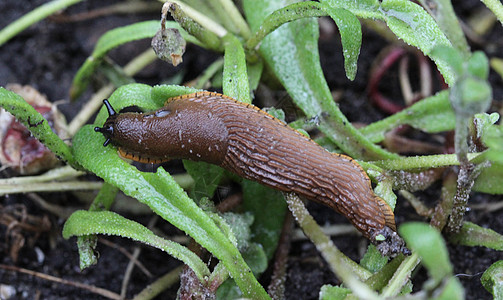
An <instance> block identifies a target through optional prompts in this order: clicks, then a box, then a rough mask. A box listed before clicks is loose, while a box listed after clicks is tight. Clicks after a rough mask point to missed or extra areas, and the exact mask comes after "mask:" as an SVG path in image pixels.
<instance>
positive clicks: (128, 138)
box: [95, 92, 408, 255]
mask: <svg viewBox="0 0 503 300" xmlns="http://www.w3.org/2000/svg"><path fill="white" fill-rule="evenodd" d="M105 104H106V105H107V108H108V111H109V114H110V117H109V118H108V120H107V121H106V122H105V124H104V125H103V127H102V128H100V127H96V128H95V130H96V131H98V132H101V133H103V135H104V136H105V137H106V138H107V141H106V142H105V145H107V144H108V143H109V142H111V143H112V144H113V145H115V146H117V147H118V148H119V152H120V154H121V155H122V156H123V157H126V158H130V159H132V160H135V161H139V162H143V163H158V162H162V161H166V160H170V159H175V158H182V159H189V160H193V161H205V162H208V163H212V164H215V165H218V166H220V167H222V168H224V169H226V170H228V171H230V172H233V173H235V174H237V175H239V176H241V177H243V178H246V179H250V180H253V181H257V182H259V183H261V184H263V185H266V186H269V187H272V188H274V189H277V190H280V191H283V192H294V193H296V194H297V195H299V196H301V197H304V198H306V199H308V200H312V201H315V202H318V203H321V204H324V205H326V206H328V207H330V208H332V209H333V210H335V211H337V212H339V213H340V214H342V215H344V216H345V217H346V218H347V219H348V220H349V221H350V222H351V223H352V224H353V225H354V226H355V227H356V228H357V229H358V230H359V231H360V232H361V233H362V234H363V235H364V236H365V237H366V238H368V239H370V241H372V242H373V243H374V244H376V245H377V247H378V249H379V250H380V251H381V253H382V254H383V255H393V254H396V253H399V252H404V253H407V252H408V250H407V248H405V246H404V242H403V240H402V239H401V238H400V237H399V236H398V234H397V233H396V225H395V218H394V214H393V211H392V210H391V208H390V207H389V205H388V204H387V203H386V202H385V201H384V200H383V199H381V198H380V197H378V196H377V195H375V194H374V191H373V190H372V186H371V183H370V179H369V178H368V176H367V174H366V173H365V171H364V170H363V169H362V167H361V166H360V165H359V164H357V163H356V162H355V161H354V160H353V159H352V158H350V157H348V156H345V155H341V154H337V153H330V152H328V151H327V150H325V149H324V148H323V147H321V146H319V145H318V144H316V143H315V142H314V141H313V140H311V139H309V138H307V137H306V136H304V135H303V134H301V133H299V132H298V131H296V130H294V129H292V128H291V127H289V126H288V125H287V124H285V123H284V122H282V121H280V120H278V119H276V118H274V117H273V116H271V115H269V114H268V113H266V112H264V111H262V110H260V109H259V108H257V107H256V106H253V105H250V104H245V103H242V102H238V101H237V100H235V99H232V98H230V97H227V96H224V95H221V94H217V93H211V92H198V93H194V94H190V95H183V96H179V97H175V98H170V99H168V100H167V101H166V104H165V106H164V107H163V108H161V109H159V110H157V111H154V112H151V113H119V114H117V113H115V111H113V108H112V107H111V106H110V104H109V103H108V102H106V103H105Z"/></svg>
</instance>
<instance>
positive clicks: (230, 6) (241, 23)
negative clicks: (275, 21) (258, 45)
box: [218, 0, 251, 39]
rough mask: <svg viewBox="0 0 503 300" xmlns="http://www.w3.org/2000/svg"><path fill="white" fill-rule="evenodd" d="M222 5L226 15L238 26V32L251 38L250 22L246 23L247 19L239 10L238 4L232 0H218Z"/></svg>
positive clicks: (244, 36) (246, 37)
mask: <svg viewBox="0 0 503 300" xmlns="http://www.w3.org/2000/svg"><path fill="white" fill-rule="evenodd" d="M218 1H219V2H220V4H221V5H222V7H223V9H224V11H225V16H226V17H228V18H230V21H231V22H232V23H233V24H234V26H235V27H236V28H237V32H238V33H239V34H240V35H241V36H242V37H243V38H245V39H248V38H250V36H251V31H250V27H249V26H248V23H246V21H245V19H244V18H243V16H242V15H241V13H240V12H239V10H238V8H237V7H236V5H235V4H234V3H233V2H232V1H231V0H218Z"/></svg>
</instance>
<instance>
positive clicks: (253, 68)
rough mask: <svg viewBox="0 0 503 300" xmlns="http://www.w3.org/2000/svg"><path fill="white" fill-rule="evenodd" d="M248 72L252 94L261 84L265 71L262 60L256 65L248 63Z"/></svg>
mask: <svg viewBox="0 0 503 300" xmlns="http://www.w3.org/2000/svg"><path fill="white" fill-rule="evenodd" d="M246 70H247V71H248V82H249V86H250V92H252V91H254V90H256V89H257V87H258V84H259V83H260V78H261V77H262V71H263V70H264V63H263V62H262V61H261V60H260V61H258V62H255V63H250V62H246Z"/></svg>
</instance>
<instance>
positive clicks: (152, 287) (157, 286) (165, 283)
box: [133, 266, 183, 300]
mask: <svg viewBox="0 0 503 300" xmlns="http://www.w3.org/2000/svg"><path fill="white" fill-rule="evenodd" d="M182 269H183V266H180V267H177V268H175V269H173V270H171V271H169V272H168V273H166V274H164V275H163V276H162V277H160V278H159V279H157V280H156V281H154V282H153V283H152V284H149V285H148V286H146V287H145V288H144V289H143V290H142V291H141V292H140V293H139V294H137V295H136V296H134V298H133V300H150V299H153V298H155V297H156V296H157V295H159V294H160V293H161V292H163V291H164V290H166V289H168V288H169V287H171V286H172V285H173V284H175V283H177V282H178V279H179V278H180V273H181V272H182Z"/></svg>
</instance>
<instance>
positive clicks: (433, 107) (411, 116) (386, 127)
mask: <svg viewBox="0 0 503 300" xmlns="http://www.w3.org/2000/svg"><path fill="white" fill-rule="evenodd" d="M404 124H407V125H410V126H412V127H414V128H416V129H420V130H422V131H424V132H428V133H437V132H442V131H448V130H452V129H454V127H455V125H456V116H455V114H454V111H453V110H452V107H451V104H450V102H449V92H448V91H442V92H439V93H437V94H435V95H433V96H430V97H428V98H425V99H423V100H421V101H418V102H416V103H414V104H413V105H411V106H410V107H408V108H406V109H404V110H402V111H400V112H398V113H396V114H394V115H392V116H389V117H387V118H385V119H383V120H380V121H377V122H374V123H372V124H370V125H368V126H366V127H363V128H361V129H360V132H361V133H362V134H364V135H365V136H366V137H367V138H368V139H369V140H371V141H372V142H374V143H378V142H381V141H382V140H384V135H385V134H386V133H387V132H389V131H390V130H392V129H394V128H396V127H398V126H400V125H404Z"/></svg>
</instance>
